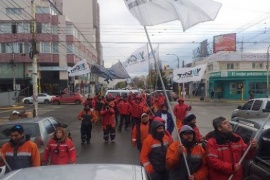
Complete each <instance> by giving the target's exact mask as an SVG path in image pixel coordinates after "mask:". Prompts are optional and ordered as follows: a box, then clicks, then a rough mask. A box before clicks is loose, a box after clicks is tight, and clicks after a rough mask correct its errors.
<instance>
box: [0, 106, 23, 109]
mask: <svg viewBox="0 0 270 180" xmlns="http://www.w3.org/2000/svg"><path fill="white" fill-rule="evenodd" d="M22 108H24V106H8V107H0V110H9V109H22Z"/></svg>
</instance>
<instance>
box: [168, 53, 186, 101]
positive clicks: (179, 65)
mask: <svg viewBox="0 0 270 180" xmlns="http://www.w3.org/2000/svg"><path fill="white" fill-rule="evenodd" d="M167 55H172V56H175V57H176V58H177V61H178V69H179V68H180V59H179V57H178V56H177V55H176V54H167ZM182 66H183V67H184V61H183V63H182ZM184 91H185V89H184V82H183V83H182V97H183V98H185V97H184ZM178 96H179V97H180V84H179V83H178Z"/></svg>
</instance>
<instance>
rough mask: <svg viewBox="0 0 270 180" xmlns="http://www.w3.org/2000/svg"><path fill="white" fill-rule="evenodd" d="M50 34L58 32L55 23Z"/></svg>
mask: <svg viewBox="0 0 270 180" xmlns="http://www.w3.org/2000/svg"><path fill="white" fill-rule="evenodd" d="M51 27H52V34H54V35H57V34H58V26H57V25H52V26H51Z"/></svg>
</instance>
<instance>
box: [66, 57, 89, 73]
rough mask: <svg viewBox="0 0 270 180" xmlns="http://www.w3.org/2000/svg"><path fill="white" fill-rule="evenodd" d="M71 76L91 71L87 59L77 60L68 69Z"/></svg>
mask: <svg viewBox="0 0 270 180" xmlns="http://www.w3.org/2000/svg"><path fill="white" fill-rule="evenodd" d="M68 72H69V76H80V75H83V74H87V73H90V68H89V65H88V63H87V61H86V60H85V59H83V60H81V61H79V62H77V64H75V65H74V66H73V67H72V68H70V69H68Z"/></svg>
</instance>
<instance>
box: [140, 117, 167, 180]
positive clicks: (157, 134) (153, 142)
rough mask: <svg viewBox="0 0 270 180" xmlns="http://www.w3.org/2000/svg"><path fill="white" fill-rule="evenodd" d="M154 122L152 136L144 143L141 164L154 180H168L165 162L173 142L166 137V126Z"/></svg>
mask: <svg viewBox="0 0 270 180" xmlns="http://www.w3.org/2000/svg"><path fill="white" fill-rule="evenodd" d="M153 122H154V121H153ZM153 122H152V124H151V126H153V127H151V129H152V130H153V131H152V134H151V135H149V136H148V137H147V138H146V139H145V140H144V141H143V145H142V150H141V152H140V162H141V164H142V165H143V166H144V168H145V170H146V171H147V172H148V173H149V175H150V177H151V179H152V180H168V171H167V169H166V163H165V161H166V153H167V148H168V146H169V145H170V144H171V141H170V140H169V138H168V136H165V135H164V134H165V126H164V124H163V123H162V122H158V121H155V123H153Z"/></svg>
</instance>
